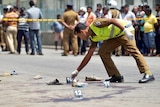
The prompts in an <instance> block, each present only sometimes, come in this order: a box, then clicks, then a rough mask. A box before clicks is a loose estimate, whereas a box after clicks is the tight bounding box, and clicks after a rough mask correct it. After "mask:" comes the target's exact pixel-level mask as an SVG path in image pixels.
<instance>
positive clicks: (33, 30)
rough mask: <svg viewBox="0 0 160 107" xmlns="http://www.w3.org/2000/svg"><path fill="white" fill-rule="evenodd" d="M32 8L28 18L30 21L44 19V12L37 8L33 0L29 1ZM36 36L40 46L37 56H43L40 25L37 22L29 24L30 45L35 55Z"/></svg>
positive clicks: (29, 10) (28, 11)
mask: <svg viewBox="0 0 160 107" xmlns="http://www.w3.org/2000/svg"><path fill="white" fill-rule="evenodd" d="M29 5H30V8H29V9H28V10H27V14H28V18H29V19H42V18H43V16H42V12H41V10H40V9H39V8H37V7H35V3H34V1H33V0H30V1H29ZM35 36H36V43H37V45H38V50H37V54H38V55H43V53H42V41H41V37H40V23H39V22H38V21H37V22H35V21H34V22H29V37H30V45H31V54H30V55H35V47H36V46H35V44H36V43H35Z"/></svg>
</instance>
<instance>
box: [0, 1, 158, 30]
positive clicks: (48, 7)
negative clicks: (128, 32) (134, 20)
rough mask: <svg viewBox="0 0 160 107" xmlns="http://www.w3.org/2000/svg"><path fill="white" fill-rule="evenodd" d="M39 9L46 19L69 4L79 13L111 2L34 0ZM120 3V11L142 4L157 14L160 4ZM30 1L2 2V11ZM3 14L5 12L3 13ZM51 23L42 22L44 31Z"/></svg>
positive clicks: (60, 11) (148, 2)
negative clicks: (126, 7) (7, 7)
mask: <svg viewBox="0 0 160 107" xmlns="http://www.w3.org/2000/svg"><path fill="white" fill-rule="evenodd" d="M34 1H35V2H36V5H37V7H39V8H40V9H41V10H42V13H43V16H44V18H56V15H57V14H62V13H63V12H64V10H65V8H66V4H67V3H72V4H73V6H74V10H75V11H78V9H79V8H80V7H82V6H83V7H84V6H92V7H93V10H95V9H96V4H97V3H101V4H102V5H103V6H106V5H107V2H109V1H110V0H34ZM116 1H117V3H118V6H117V8H118V9H120V8H121V6H123V5H125V4H129V5H130V9H132V8H133V6H138V5H140V4H148V5H150V7H151V8H152V9H153V13H154V12H155V11H154V10H155V5H156V4H157V3H160V0H116ZM28 2H29V0H0V3H1V5H0V6H1V10H2V9H3V7H4V6H6V5H18V6H19V7H25V8H29V4H28ZM1 13H3V12H1ZM49 24H50V22H42V23H41V25H42V30H45V31H46V30H50V26H49Z"/></svg>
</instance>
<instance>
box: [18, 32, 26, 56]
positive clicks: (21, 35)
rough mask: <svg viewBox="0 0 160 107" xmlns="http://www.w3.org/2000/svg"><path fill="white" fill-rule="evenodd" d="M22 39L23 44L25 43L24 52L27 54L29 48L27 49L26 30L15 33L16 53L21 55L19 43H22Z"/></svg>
mask: <svg viewBox="0 0 160 107" xmlns="http://www.w3.org/2000/svg"><path fill="white" fill-rule="evenodd" d="M22 37H24V43H25V51H26V53H28V51H29V47H28V40H29V32H28V31H26V30H18V32H17V42H18V45H17V52H18V53H21V43H22Z"/></svg>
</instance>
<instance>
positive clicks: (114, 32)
mask: <svg viewBox="0 0 160 107" xmlns="http://www.w3.org/2000/svg"><path fill="white" fill-rule="evenodd" d="M117 20H119V22H120V24H122V26H124V27H125V28H127V29H128V30H129V31H133V30H134V28H133V26H132V25H129V24H128V22H127V21H124V20H121V19H117ZM90 28H91V29H92V31H93V32H94V33H95V36H92V37H90V39H91V40H92V41H93V42H99V41H103V40H108V39H111V38H117V37H119V36H122V35H124V32H123V31H122V30H121V29H120V28H119V27H117V26H115V25H113V24H110V25H109V26H106V27H102V28H99V27H96V26H95V25H94V24H93V23H92V24H91V25H90Z"/></svg>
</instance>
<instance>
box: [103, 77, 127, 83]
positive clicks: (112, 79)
mask: <svg viewBox="0 0 160 107" xmlns="http://www.w3.org/2000/svg"><path fill="white" fill-rule="evenodd" d="M105 81H110V82H124V78H123V76H115V75H114V76H112V78H110V79H106V80H105Z"/></svg>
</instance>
